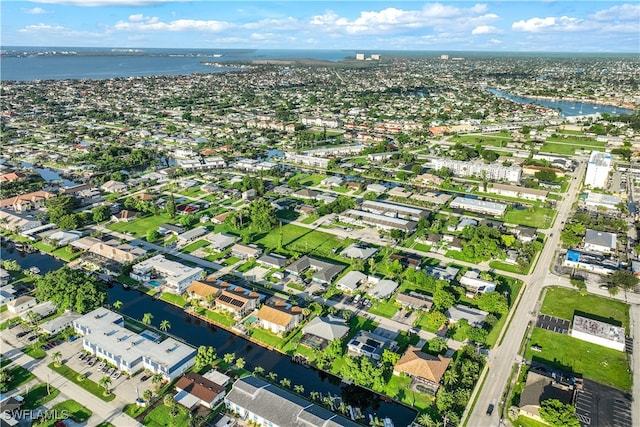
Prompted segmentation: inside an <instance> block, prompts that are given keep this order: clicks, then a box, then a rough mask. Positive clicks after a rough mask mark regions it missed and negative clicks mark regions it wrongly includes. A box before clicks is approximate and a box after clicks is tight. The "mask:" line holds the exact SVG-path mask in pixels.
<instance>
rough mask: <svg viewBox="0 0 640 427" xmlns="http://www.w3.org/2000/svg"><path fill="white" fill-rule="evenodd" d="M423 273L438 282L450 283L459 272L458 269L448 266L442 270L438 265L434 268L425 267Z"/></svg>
mask: <svg viewBox="0 0 640 427" xmlns="http://www.w3.org/2000/svg"><path fill="white" fill-rule="evenodd" d="M424 271H425V272H426V273H427V274H428V275H429V276H433V277H435V278H436V279H438V280H447V281H451V280H454V279H455V278H456V276H457V275H458V273H459V272H460V269H459V268H456V267H453V266H450V265H449V266H447V267H445V268H442V267H440V266H439V265H437V266H435V267H425V269H424Z"/></svg>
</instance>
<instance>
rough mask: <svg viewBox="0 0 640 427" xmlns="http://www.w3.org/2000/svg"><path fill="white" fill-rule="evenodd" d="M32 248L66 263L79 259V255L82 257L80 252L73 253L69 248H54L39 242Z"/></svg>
mask: <svg viewBox="0 0 640 427" xmlns="http://www.w3.org/2000/svg"><path fill="white" fill-rule="evenodd" d="M33 247H35V248H36V249H39V250H41V251H43V252H46V253H48V254H51V255H53V256H55V257H57V258H60V259H61V260H63V261H67V262H69V261H73V260H74V259H76V258H79V257H80V255H82V252H80V251H78V252H73V251H72V250H71V248H70V247H69V246H62V247H60V248H56V247H55V246H49V245H45V244H44V242H41V241H40V242H36V243H34V244H33Z"/></svg>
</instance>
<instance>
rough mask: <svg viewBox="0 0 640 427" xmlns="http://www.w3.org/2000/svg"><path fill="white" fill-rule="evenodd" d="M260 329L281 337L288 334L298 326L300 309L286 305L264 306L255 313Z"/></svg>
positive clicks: (300, 315)
mask: <svg viewBox="0 0 640 427" xmlns="http://www.w3.org/2000/svg"><path fill="white" fill-rule="evenodd" d="M256 317H257V318H258V322H259V323H260V327H262V328H263V329H266V330H268V331H271V332H273V333H274V334H276V335H281V334H285V333H287V332H289V331H290V330H292V329H294V328H295V327H296V326H298V325H299V324H300V321H301V320H302V318H303V315H302V309H301V308H300V307H298V306H291V305H290V304H286V303H276V304H274V305H267V304H264V305H263V306H262V307H260V310H258V312H257V313H256Z"/></svg>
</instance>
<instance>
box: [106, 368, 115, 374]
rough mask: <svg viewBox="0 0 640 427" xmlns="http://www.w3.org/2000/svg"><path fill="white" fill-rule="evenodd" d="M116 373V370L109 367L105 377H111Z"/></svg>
mask: <svg viewBox="0 0 640 427" xmlns="http://www.w3.org/2000/svg"><path fill="white" fill-rule="evenodd" d="M115 371H116V368H114V367H111V368H109V370H108V371H107V375H113V373H114V372H115Z"/></svg>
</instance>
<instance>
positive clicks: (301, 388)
mask: <svg viewBox="0 0 640 427" xmlns="http://www.w3.org/2000/svg"><path fill="white" fill-rule="evenodd" d="M293 391H295V392H296V393H298V394H302V393H304V386H303V385H300V384H296V385H294V386H293Z"/></svg>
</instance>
